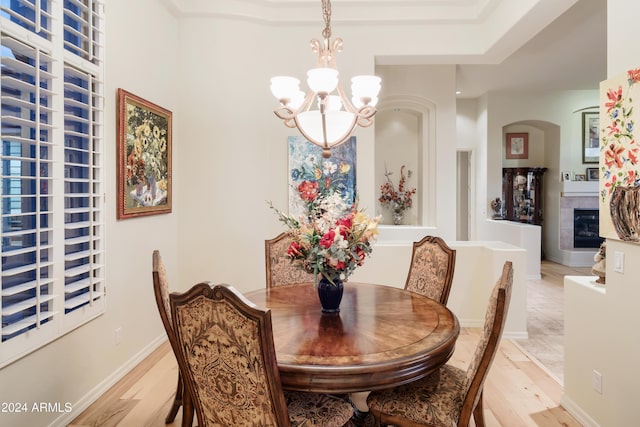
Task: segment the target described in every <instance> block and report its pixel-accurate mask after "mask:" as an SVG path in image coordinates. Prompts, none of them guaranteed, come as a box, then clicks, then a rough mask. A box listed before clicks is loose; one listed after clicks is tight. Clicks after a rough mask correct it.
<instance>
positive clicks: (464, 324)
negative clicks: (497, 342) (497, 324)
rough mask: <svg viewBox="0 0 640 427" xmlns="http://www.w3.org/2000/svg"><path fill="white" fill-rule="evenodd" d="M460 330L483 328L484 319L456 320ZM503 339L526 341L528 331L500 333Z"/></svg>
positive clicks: (505, 331)
mask: <svg viewBox="0 0 640 427" xmlns="http://www.w3.org/2000/svg"><path fill="white" fill-rule="evenodd" d="M458 322H459V323H460V327H461V328H484V319H458ZM502 338H503V339H511V340H526V339H529V332H528V331H507V330H504V331H503V332H502Z"/></svg>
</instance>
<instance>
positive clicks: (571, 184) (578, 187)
mask: <svg viewBox="0 0 640 427" xmlns="http://www.w3.org/2000/svg"><path fill="white" fill-rule="evenodd" d="M561 195H562V197H594V196H596V197H597V196H598V181H562V192H561Z"/></svg>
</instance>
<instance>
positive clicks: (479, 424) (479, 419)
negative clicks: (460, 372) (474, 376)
mask: <svg viewBox="0 0 640 427" xmlns="http://www.w3.org/2000/svg"><path fill="white" fill-rule="evenodd" d="M483 392H484V390H481V391H480V398H479V399H478V404H477V405H476V407H475V408H474V409H473V420H474V421H475V422H476V427H484V407H483V405H482V393H483Z"/></svg>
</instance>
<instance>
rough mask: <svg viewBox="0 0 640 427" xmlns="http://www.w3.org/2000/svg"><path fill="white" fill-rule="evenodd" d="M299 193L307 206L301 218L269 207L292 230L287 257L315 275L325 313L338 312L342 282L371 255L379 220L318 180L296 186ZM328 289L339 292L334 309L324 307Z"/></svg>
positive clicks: (289, 231)
mask: <svg viewBox="0 0 640 427" xmlns="http://www.w3.org/2000/svg"><path fill="white" fill-rule="evenodd" d="M324 183H326V181H325V182H324ZM297 192H298V195H299V197H300V200H301V202H302V204H303V206H304V210H303V211H304V213H303V214H301V215H299V216H298V217H295V216H290V215H285V214H284V213H283V212H281V211H279V210H278V209H276V208H275V207H274V206H273V204H272V203H271V202H269V206H270V207H271V208H272V209H273V210H275V211H276V213H277V214H278V218H279V220H280V221H281V222H283V223H284V224H285V225H286V226H287V227H288V229H289V230H288V233H289V235H290V236H291V239H292V242H291V244H290V245H289V248H288V250H287V256H288V257H289V258H290V259H291V262H292V263H293V264H294V265H296V266H297V267H299V268H302V269H304V270H305V271H307V272H309V273H312V274H313V275H314V278H315V279H314V284H315V285H317V287H318V293H319V296H320V300H321V303H323V311H324V312H330V311H333V312H335V311H339V308H338V307H339V303H340V299H341V298H342V289H343V284H342V282H343V281H344V280H347V278H348V277H349V276H350V275H351V274H352V273H353V272H354V271H355V269H356V268H357V267H359V266H361V265H362V264H363V263H364V260H365V258H366V257H367V256H368V255H369V254H371V250H372V247H371V243H372V242H373V241H374V240H375V238H376V236H377V234H378V218H377V217H376V218H370V217H368V216H367V215H366V214H365V213H364V212H363V211H362V210H361V209H360V208H359V207H358V202H357V200H356V202H355V203H353V204H350V203H347V202H346V201H345V200H344V199H343V197H342V195H341V194H340V192H338V191H333V189H332V187H331V186H330V185H328V186H324V185H323V186H322V188H321V186H320V185H319V183H318V182H317V181H310V180H305V181H302V182H301V183H300V184H299V185H298V186H297ZM326 288H329V292H334V293H339V299H338V301H337V306H336V307H334V308H333V309H332V308H325V307H324V301H323V293H322V292H323V289H326ZM331 288H333V289H331Z"/></svg>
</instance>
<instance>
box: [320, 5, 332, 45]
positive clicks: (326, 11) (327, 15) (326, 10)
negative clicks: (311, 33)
mask: <svg viewBox="0 0 640 427" xmlns="http://www.w3.org/2000/svg"><path fill="white" fill-rule="evenodd" d="M322 17H323V18H324V24H325V27H324V30H322V37H323V38H324V39H325V40H329V39H330V38H331V0H322Z"/></svg>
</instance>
